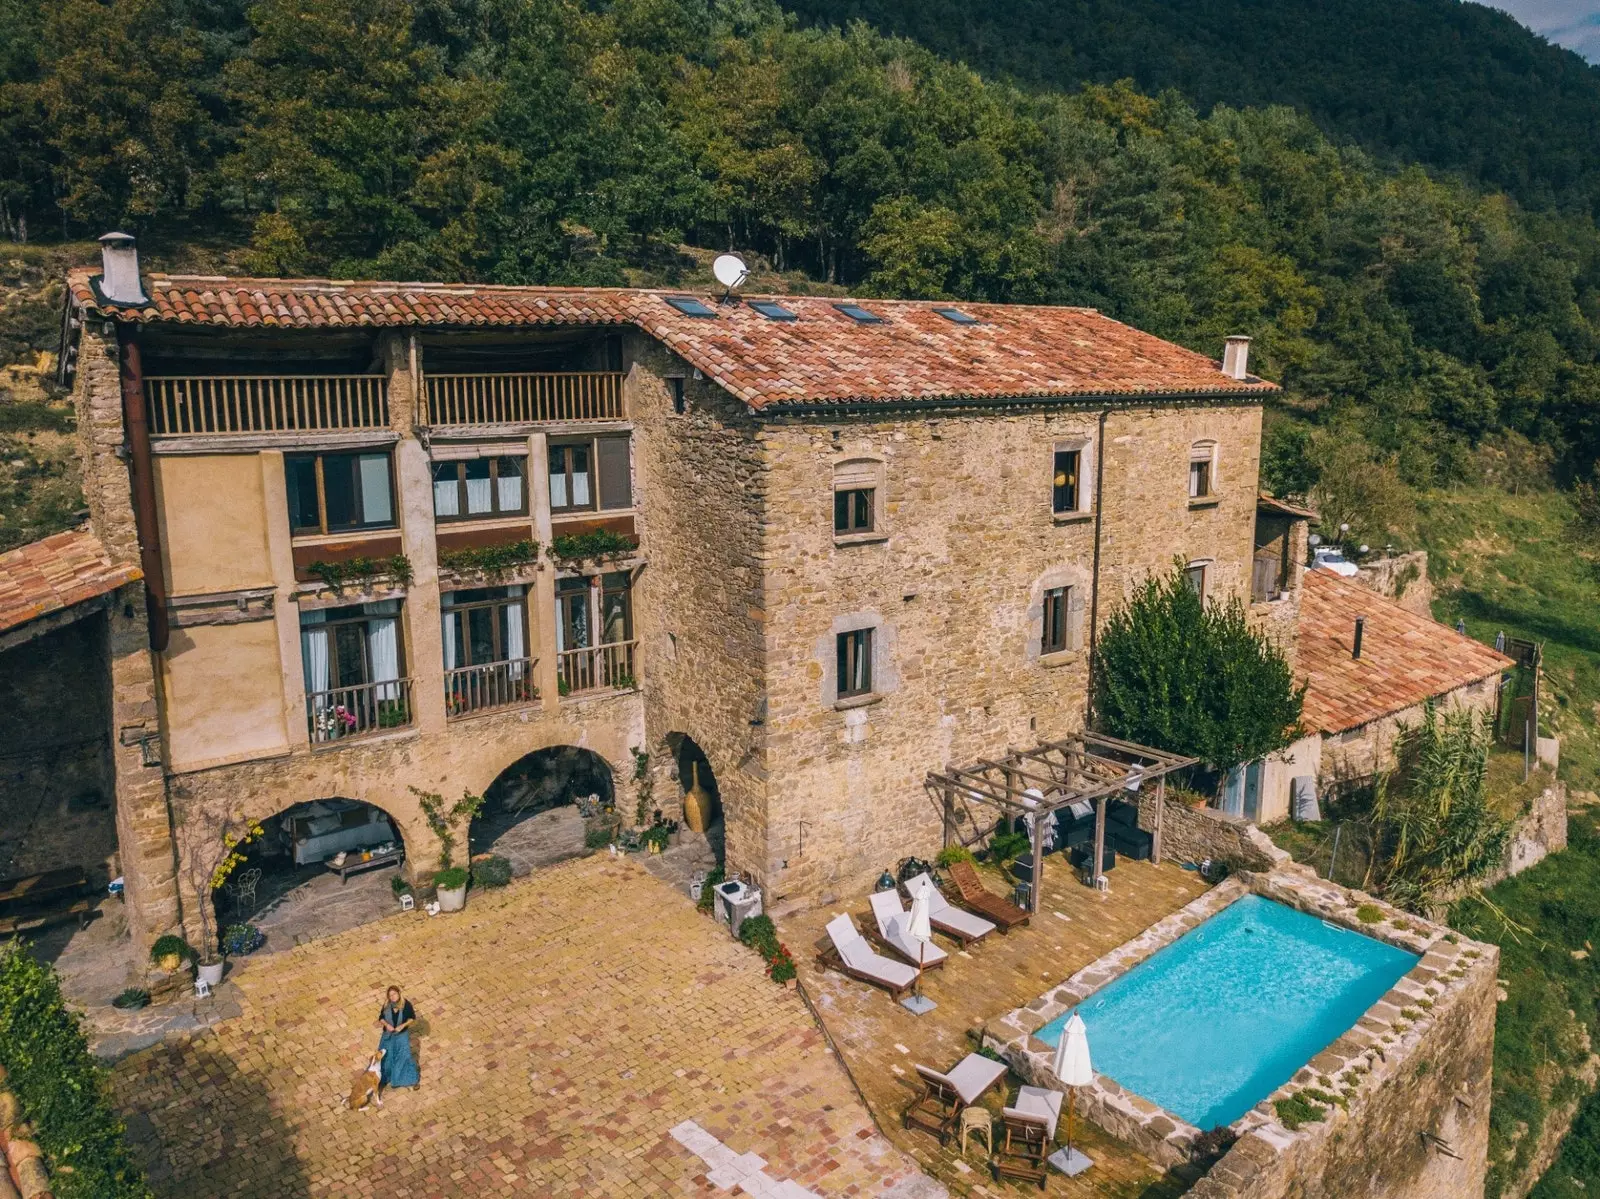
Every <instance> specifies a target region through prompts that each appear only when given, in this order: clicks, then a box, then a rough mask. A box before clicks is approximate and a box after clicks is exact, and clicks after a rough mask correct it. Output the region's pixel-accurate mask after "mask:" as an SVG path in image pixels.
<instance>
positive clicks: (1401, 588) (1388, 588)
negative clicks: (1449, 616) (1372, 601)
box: [1356, 550, 1433, 620]
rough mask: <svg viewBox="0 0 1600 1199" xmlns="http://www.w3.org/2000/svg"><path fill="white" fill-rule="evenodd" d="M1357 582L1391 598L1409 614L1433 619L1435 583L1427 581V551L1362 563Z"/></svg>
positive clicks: (1417, 551) (1416, 551) (1414, 551)
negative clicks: (1412, 613) (1413, 613)
mask: <svg viewBox="0 0 1600 1199" xmlns="http://www.w3.org/2000/svg"><path fill="white" fill-rule="evenodd" d="M1356 581H1357V582H1358V583H1361V584H1362V585H1363V586H1366V587H1370V588H1371V589H1372V590H1373V591H1376V592H1377V593H1378V594H1379V595H1386V596H1388V597H1389V598H1390V599H1392V600H1394V602H1395V603H1397V604H1399V605H1400V606H1401V607H1402V608H1404V609H1405V610H1406V611H1407V612H1415V613H1416V614H1417V615H1418V616H1426V617H1427V618H1428V619H1429V620H1432V619H1433V582H1432V581H1431V580H1430V579H1429V578H1428V551H1427V550H1412V551H1411V552H1410V553H1409V554H1396V555H1394V556H1393V557H1392V558H1373V559H1371V560H1369V561H1367V562H1363V563H1362V564H1361V573H1360V574H1358V575H1357V576H1356Z"/></svg>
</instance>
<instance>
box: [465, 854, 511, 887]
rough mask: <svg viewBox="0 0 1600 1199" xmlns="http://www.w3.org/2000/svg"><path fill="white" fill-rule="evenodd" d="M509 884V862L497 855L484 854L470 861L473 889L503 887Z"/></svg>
mask: <svg viewBox="0 0 1600 1199" xmlns="http://www.w3.org/2000/svg"><path fill="white" fill-rule="evenodd" d="M510 882H511V862H510V860H509V859H507V858H502V857H501V856H500V855H499V854H493V853H486V854H482V855H480V856H479V857H476V858H473V859H472V885H473V886H474V887H504V886H508V885H509V884H510Z"/></svg>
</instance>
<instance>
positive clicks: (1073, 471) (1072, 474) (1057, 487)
mask: <svg viewBox="0 0 1600 1199" xmlns="http://www.w3.org/2000/svg"><path fill="white" fill-rule="evenodd" d="M1082 463H1083V451H1082V450H1057V451H1056V456H1055V474H1054V475H1053V477H1052V478H1051V480H1050V508H1051V510H1052V511H1053V512H1055V513H1056V514H1057V515H1058V516H1059V515H1061V514H1062V513H1064V512H1076V511H1078V494H1079V490H1080V488H1079V479H1078V474H1079V470H1080V468H1081V466H1082Z"/></svg>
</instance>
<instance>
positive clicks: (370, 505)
mask: <svg viewBox="0 0 1600 1199" xmlns="http://www.w3.org/2000/svg"><path fill="white" fill-rule="evenodd" d="M360 464H361V521H362V523H363V524H369V525H386V524H388V523H389V522H390V521H391V520H393V519H394V505H393V504H392V503H391V502H390V500H389V455H387V454H363V455H361V458H360Z"/></svg>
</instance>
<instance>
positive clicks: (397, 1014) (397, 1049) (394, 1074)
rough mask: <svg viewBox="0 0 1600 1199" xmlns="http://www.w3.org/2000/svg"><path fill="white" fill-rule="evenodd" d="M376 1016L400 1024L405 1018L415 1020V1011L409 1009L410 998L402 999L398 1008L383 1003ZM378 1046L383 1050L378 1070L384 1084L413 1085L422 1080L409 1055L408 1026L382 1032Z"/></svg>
mask: <svg viewBox="0 0 1600 1199" xmlns="http://www.w3.org/2000/svg"><path fill="white" fill-rule="evenodd" d="M378 1018H379V1019H380V1020H383V1021H384V1022H385V1023H388V1024H394V1025H400V1024H404V1023H405V1022H406V1021H407V1020H415V1019H416V1013H415V1012H413V1011H412V1010H411V1001H410V1000H402V1001H401V1004H400V1007H399V1010H396V1009H395V1006H394V1005H393V1004H391V1003H386V1004H384V1005H383V1011H381V1012H379V1013H378ZM378 1048H379V1049H381V1050H383V1065H382V1066H381V1067H380V1068H379V1072H380V1077H381V1078H382V1080H383V1085H384V1086H386V1087H414V1086H416V1085H417V1083H419V1082H421V1081H422V1080H421V1078H420V1077H418V1075H417V1061H416V1059H415V1058H414V1057H412V1056H411V1030H410V1029H409V1028H408V1029H406V1030H405V1031H404V1032H386V1033H384V1034H383V1035H382V1036H381V1037H379V1038H378Z"/></svg>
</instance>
